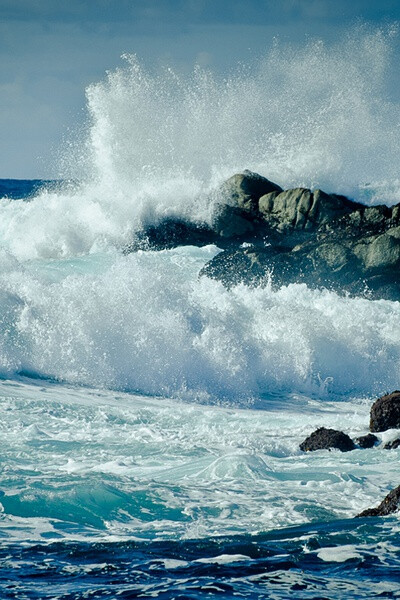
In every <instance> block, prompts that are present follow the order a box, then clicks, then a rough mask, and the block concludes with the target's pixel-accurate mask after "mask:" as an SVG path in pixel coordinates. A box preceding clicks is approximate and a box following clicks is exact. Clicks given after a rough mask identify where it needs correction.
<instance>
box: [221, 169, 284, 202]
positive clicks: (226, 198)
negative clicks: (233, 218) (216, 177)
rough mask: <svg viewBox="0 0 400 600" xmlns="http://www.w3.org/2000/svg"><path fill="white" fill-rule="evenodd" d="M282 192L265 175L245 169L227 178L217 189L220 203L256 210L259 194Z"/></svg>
mask: <svg viewBox="0 0 400 600" xmlns="http://www.w3.org/2000/svg"><path fill="white" fill-rule="evenodd" d="M270 192H277V193H279V192H282V188H281V187H280V186H279V185H277V184H276V183H273V182H272V181H270V180H269V179H267V178H266V177H262V176H261V175H259V174H258V173H253V172H252V171H248V170H247V169H246V170H245V171H243V173H237V174H236V175H232V177H230V178H229V179H227V180H226V181H225V182H224V183H223V184H222V185H221V187H220V188H219V190H217V194H218V196H219V201H220V203H221V204H228V205H231V206H236V207H237V208H241V209H243V210H245V211H249V212H257V211H258V201H259V199H260V198H261V196H264V195H265V194H269V193H270Z"/></svg>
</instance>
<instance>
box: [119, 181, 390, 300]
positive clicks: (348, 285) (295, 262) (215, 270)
mask: <svg viewBox="0 0 400 600" xmlns="http://www.w3.org/2000/svg"><path fill="white" fill-rule="evenodd" d="M212 196H213V198H212V201H213V204H214V206H215V213H214V217H213V219H212V221H211V223H209V224H206V223H188V222H184V221H183V220H182V219H166V220H164V221H163V222H161V223H160V224H159V225H157V226H152V227H148V228H147V229H145V230H143V231H141V232H137V233H136V235H135V239H134V240H133V241H132V243H131V244H130V245H129V246H128V247H127V248H125V251H126V252H132V251H135V250H137V249H140V248H142V249H162V248H172V247H175V246H179V245H197V246H201V245H205V244H212V243H213V244H216V245H218V246H219V247H220V248H222V249H223V250H225V251H224V252H223V253H220V254H218V255H217V256H216V257H215V258H213V259H212V260H211V261H210V262H209V263H208V264H207V265H205V267H204V268H203V269H202V271H201V273H200V274H201V275H206V276H208V277H212V278H214V279H218V280H220V281H222V282H223V283H224V285H226V286H227V287H228V288H229V287H231V286H233V285H236V284H238V283H245V284H247V285H257V286H258V285H265V284H266V283H267V282H272V285H273V286H281V285H287V284H290V283H306V284H307V285H308V286H309V287H313V288H322V287H324V288H328V289H332V290H335V291H336V292H343V293H350V294H352V295H363V296H366V297H368V298H371V299H378V298H383V299H388V300H400V204H398V205H396V206H394V207H387V206H384V205H380V206H372V207H366V206H364V205H362V204H359V203H357V202H353V201H351V200H349V199H348V198H345V197H344V196H339V195H335V194H327V193H325V192H323V191H322V190H314V191H312V190H309V189H306V188H295V189H292V190H286V191H283V190H282V188H281V187H280V186H279V185H277V184H275V183H273V182H271V181H270V180H268V179H266V178H265V177H262V176H260V175H258V174H256V173H252V172H251V171H244V172H243V173H238V174H236V175H233V176H232V177H230V178H229V179H228V180H227V181H226V182H224V183H223V184H222V185H221V186H220V187H219V188H218V189H217V190H215V191H214V192H213V194H212ZM243 242H245V243H243Z"/></svg>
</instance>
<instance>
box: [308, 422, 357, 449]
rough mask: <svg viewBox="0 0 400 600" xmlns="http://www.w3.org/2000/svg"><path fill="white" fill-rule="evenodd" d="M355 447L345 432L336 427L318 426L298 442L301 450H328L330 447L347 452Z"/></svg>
mask: <svg viewBox="0 0 400 600" xmlns="http://www.w3.org/2000/svg"><path fill="white" fill-rule="evenodd" d="M355 447H356V446H355V445H354V442H353V440H352V439H351V438H350V437H349V436H348V435H347V434H346V433H343V432H342V431H337V430H336V429H326V428H325V427H320V428H319V429H317V430H316V431H314V432H313V433H312V434H311V435H309V436H308V437H307V438H306V439H305V440H304V442H302V443H301V444H300V450H302V451H303V452H312V451H314V450H330V449H332V448H337V449H338V450H341V451H342V452H349V451H350V450H354V449H355Z"/></svg>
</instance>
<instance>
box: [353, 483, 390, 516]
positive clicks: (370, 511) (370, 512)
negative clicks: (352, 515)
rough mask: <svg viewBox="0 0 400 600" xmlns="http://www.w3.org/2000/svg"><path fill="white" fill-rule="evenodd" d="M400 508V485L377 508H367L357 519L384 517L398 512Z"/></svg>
mask: <svg viewBox="0 0 400 600" xmlns="http://www.w3.org/2000/svg"><path fill="white" fill-rule="evenodd" d="M399 508H400V485H399V486H398V487H397V488H395V489H394V490H392V491H391V492H389V494H388V495H387V496H386V497H385V498H384V499H383V500H382V502H381V503H380V505H379V506H377V507H376V508H367V509H366V510H363V511H362V512H361V513H360V514H358V515H357V517H383V516H385V515H390V514H391V513H394V512H396V511H398V510H399Z"/></svg>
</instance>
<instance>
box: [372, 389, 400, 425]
mask: <svg viewBox="0 0 400 600" xmlns="http://www.w3.org/2000/svg"><path fill="white" fill-rule="evenodd" d="M369 428H370V430H371V431H387V430H388V429H397V428H400V391H399V390H396V391H394V392H392V393H391V394H387V395H385V396H382V397H381V398H378V400H376V401H375V402H374V404H373V405H372V407H371V414H370V424H369Z"/></svg>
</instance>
